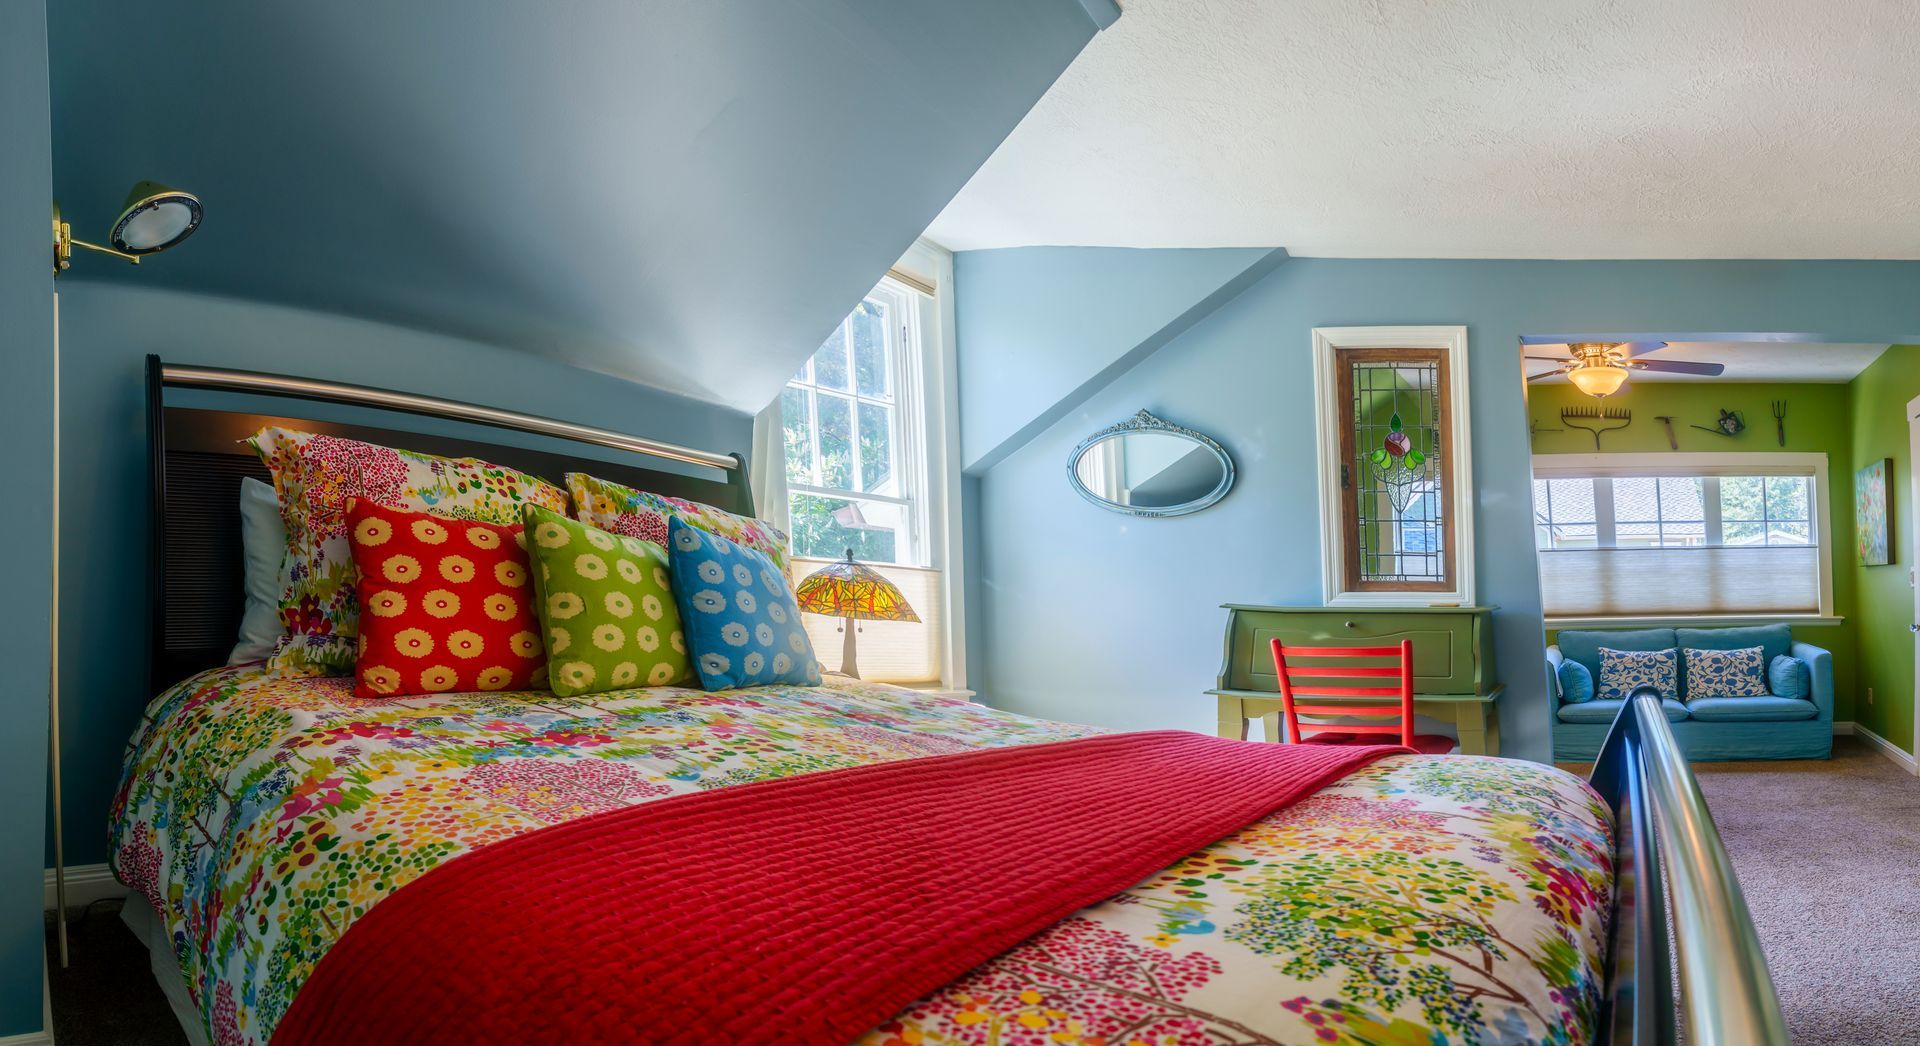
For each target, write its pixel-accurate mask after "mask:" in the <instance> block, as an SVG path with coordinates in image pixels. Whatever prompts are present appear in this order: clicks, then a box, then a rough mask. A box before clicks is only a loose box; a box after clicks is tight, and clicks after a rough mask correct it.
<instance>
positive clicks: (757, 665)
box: [667, 516, 820, 690]
mask: <svg viewBox="0 0 1920 1046" xmlns="http://www.w3.org/2000/svg"><path fill="white" fill-rule="evenodd" d="M667 550H668V552H667V555H668V569H669V572H670V573H671V574H672V575H673V601H674V602H675V603H677V604H679V607H680V626H681V628H682V629H683V630H684V631H685V632H686V636H687V647H688V652H689V653H690V654H692V655H693V668H694V671H695V673H697V674H698V675H699V677H700V685H701V686H702V687H704V688H705V689H708V690H732V689H735V688H737V687H743V686H760V685H763V684H767V683H793V684H798V685H800V686H819V685H820V662H819V661H818V660H816V659H815V658H814V656H813V643H812V641H810V640H809V639H808V638H807V631H806V629H805V628H802V627H801V624H800V607H799V605H798V604H796V603H795V602H794V599H793V589H791V588H789V587H788V586H787V579H786V575H785V574H783V573H781V571H780V569H779V568H778V567H776V566H774V565H773V560H771V559H768V558H767V555H766V553H764V552H760V551H757V550H755V549H751V548H747V547H746V546H744V545H738V544H735V543H734V542H732V541H729V540H727V539H726V538H723V537H721V536H720V535H718V534H713V533H710V532H708V531H705V530H701V529H700V528H698V527H693V526H688V525H687V524H686V523H683V522H681V520H680V517H678V516H675V517H673V518H672V520H671V521H670V523H669V526H668V531H667Z"/></svg>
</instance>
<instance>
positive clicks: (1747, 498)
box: [1720, 476, 1767, 543]
mask: <svg viewBox="0 0 1920 1046" xmlns="http://www.w3.org/2000/svg"><path fill="white" fill-rule="evenodd" d="M1720 518H1721V519H1724V520H1729V521H1731V520H1736V519H1738V520H1754V519H1766V518H1767V499H1766V490H1765V487H1764V484H1763V482H1762V481H1761V479H1760V477H1759V476H1728V477H1726V478H1724V479H1722V480H1721V481H1720ZM1729 543H1731V539H1729Z"/></svg>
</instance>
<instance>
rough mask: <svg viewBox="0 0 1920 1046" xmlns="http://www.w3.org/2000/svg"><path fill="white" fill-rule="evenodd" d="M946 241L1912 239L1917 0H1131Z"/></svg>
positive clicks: (1790, 249) (1712, 253)
mask: <svg viewBox="0 0 1920 1046" xmlns="http://www.w3.org/2000/svg"><path fill="white" fill-rule="evenodd" d="M1124 6H1125V8H1126V15H1125V17H1123V18H1121V19H1120V20H1119V21H1118V22H1117V23H1116V24H1115V25H1114V26H1113V27H1112V28H1110V29H1108V30H1107V31H1106V32H1104V33H1102V34H1100V36H1098V37H1097V38H1096V39H1095V40H1094V41H1093V42H1092V44H1091V45H1089V46H1088V47H1087V49H1086V50H1085V51H1084V52H1082V53H1081V55H1080V57H1079V58H1078V59H1077V60H1076V61H1075V62H1074V64H1073V65H1072V66H1071V67H1070V68H1069V69H1068V70H1067V72H1066V74H1065V75H1064V76H1062V77H1061V78H1060V79H1059V80H1058V81H1057V82H1056V83H1055V84H1054V86H1053V88H1052V90H1050V91H1049V92H1048V93H1047V95H1046V96H1045V97H1044V98H1043V99H1042V100H1041V101H1040V103H1039V104H1038V105H1037V106H1035V108H1034V109H1033V111H1032V112H1030V113H1029V114H1028V115H1027V117H1026V119H1025V120H1024V121H1023V122H1022V123H1021V124H1020V126H1019V128H1018V129H1017V130H1015V131H1014V133H1013V134H1012V136H1011V137H1009V138H1008V139H1007V140H1006V141H1005V142H1004V143H1002V144H1001V146H1000V148H999V150H998V151H997V152H996V153H995V154H994V155H993V158H992V159H991V160H989V161H988V162H987V164H986V165H985V166H984V167H982V168H981V169H980V171H979V172H978V173H976V174H975V175H974V177H973V179H972V181H971V182H969V183H968V185H967V187H966V188H965V189H964V190H963V191H962V192H961V193H960V195H959V196H958V197H956V198H955V199H954V200H953V202H952V203H951V204H949V205H948V207H947V208H946V210H945V212H944V213H942V214H941V216H940V218H939V219H938V220H937V221H936V222H935V223H934V225H933V227H932V228H931V229H930V230H929V233H930V235H931V236H932V237H933V238H934V239H936V240H939V241H940V242H942V243H944V244H947V245H948V246H950V247H953V248H955V249H971V248H982V247H1008V246H1019V245H1030V244H1087V245H1112V246H1127V247H1218V246H1284V247H1286V248H1287V249H1288V250H1289V251H1290V252H1292V253H1294V254H1296V255H1308V256H1316V255H1317V256H1328V257H1451V258H1467V257H1478V258H1493V257H1497V258H1920V90H1917V89H1916V86H1915V84H1916V68H1917V66H1916V55H1917V54H1920V3H1916V2H1914V0H1680V2H1675V0H1610V2H1590V0H1451V2H1444V3H1436V2H1432V0H1289V2H1285V3H1280V2H1274V0H1129V2H1127V3H1126V4H1125V5H1124Z"/></svg>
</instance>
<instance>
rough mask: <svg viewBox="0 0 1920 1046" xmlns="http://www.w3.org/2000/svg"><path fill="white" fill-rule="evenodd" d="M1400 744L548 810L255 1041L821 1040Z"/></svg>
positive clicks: (937, 773)
mask: <svg viewBox="0 0 1920 1046" xmlns="http://www.w3.org/2000/svg"><path fill="white" fill-rule="evenodd" d="M1400 751H1404V749H1399V748H1391V747H1357V746H1352V747H1350V746H1331V745H1320V746H1316V745H1275V744H1258V743H1248V742H1244V741H1228V740H1222V739H1219V738H1213V737H1204V736H1201V735H1199V734H1190V733H1184V732H1177V731H1160V732H1153V733H1136V734H1112V735H1105V736H1099V737H1088V738H1082V739H1079V740H1074V741H1060V742H1054V743H1050V744H1036V745H1020V746H1015V747H1010V748H997V749H988V750H985V751H978V752H967V753H962V754H958V755H949V756H936V757H932V758H924V759H912V760H905V761H901V762H892V763H879V764H875V765H870V766H861V767H855V768H851V769H846V770H834V771H828V772H824V773H814V774H804V775H801V776H798V777H788V778H781V779H779V780H773V781H763V782H758V783H754V784H748V785H740V786H735V787H730V788H721V789H716V790H714V791H711V792H701V793H697V794H693V795H685V796H679V797H675V798H671V799H665V800H659V801H655V802H650V803H644V804H641V805H638V806H633V807H628V808H625V809H621V810H615V811H610V812H608V813H604V814H599V815H595V816H592V817H586V818H582V819H580V820H577V821H569V822H567V823H564V824H558V825H554V826H552V827H550V828H545V829H542V830H540V831H537V832H531V833H528V834H526V835H521V836H517V837H515V838H513V839H510V840H507V841H504V842H500V843H495V844H494V845H492V846H487V847H483V848H481V849H479V850H475V851H473V852H471V853H468V854H466V855H463V856H461V857H457V858H455V859H453V860H451V861H448V862H447V863H446V864H444V865H441V866H440V867H438V868H435V869H433V870H432V871H430V872H428V873H427V874H426V875H424V876H422V877H421V878H420V879H418V880H416V881H415V882H413V883H411V884H409V885H408V886H406V887H405V888H404V889H401V890H399V891H398V892H396V893H395V894H393V896H391V897H388V898H387V899H385V900H383V901H381V902H380V903H379V904H378V905H377V906H375V907H374V908H373V909H372V910H371V911H369V912H368V913H367V914H366V915H364V916H362V917H361V918H360V919H359V920H358V921H357V922H355V923H354V924H353V925H352V926H351V927H350V928H349V929H348V931H347V933H346V935H345V936H344V937H342V939H341V940H340V942H339V943H338V944H336V945H334V947H333V949H332V950H331V951H329V952H328V953H327V954H326V956H325V958H323V959H322V960H321V962H320V964H319V966H318V967H317V968H316V969H315V971H314V973H313V976H312V977H311V978H310V979H309V980H308V981H307V983H306V985H305V987H303V988H302V989H301V990H300V992H299V994H298V995H297V996H296V997H295V998H294V1001H293V1005H292V1006H291V1007H290V1008H289V1010H288V1012H287V1014H286V1016H285V1018H284V1019H283V1020H282V1021H281V1022H280V1025H279V1028H278V1029H277V1031H276V1032H275V1034H274V1036H273V1041H274V1042H275V1043H276V1044H299V1043H327V1044H332V1043H346V1042H351V1043H356V1044H364V1043H409V1044H421V1043H478V1042H513V1043H531V1042H568V1043H594V1042H656V1043H688V1044H695V1043H698V1044H706V1043H720V1042H726V1043H746V1042H767V1043H772V1042H779V1043H823V1044H835V1046H838V1044H841V1043H845V1042H847V1041H849V1040H851V1039H853V1038H854V1037H855V1036H857V1035H859V1034H860V1033H862V1032H864V1031H866V1030H868V1029H870V1028H872V1027H873V1026H875V1025H877V1024H879V1023H881V1022H882V1021H885V1020H887V1019H888V1018H890V1017H892V1016H894V1015H895V1014H896V1013H898V1012H899V1011H900V1010H902V1009H903V1008H905V1007H906V1006H907V1004H909V1003H911V1002H913V1001H914V1000H915V999H917V998H919V997H920V996H922V995H925V994H926V993H928V992H930V991H932V990H933V989H935V988H938V987H940V986H941V985H943V984H945V983H946V982H948V981H950V980H952V979H953V978H955V977H957V976H959V975H960V974H963V973H965V972H966V971H968V970H970V969H972V968H973V967H975V966H977V965H979V964H980V963H982V962H985V961H986V960H988V959H991V958H993V957H994V956H996V955H998V954H1000V953H1001V952H1004V951H1006V950H1007V949H1008V948H1011V947H1012V946H1014V945H1015V944H1018V943H1019V942H1020V941H1022V940H1023V939H1025V938H1027V937H1030V936H1032V935H1033V934H1035V933H1038V932H1040V931H1041V930H1044V929H1046V928H1047V927H1048V926H1051V925H1052V924H1054V923H1055V922H1058V921H1059V920H1061V919H1063V918H1065V917H1067V916H1068V915H1071V914H1073V913H1074V912H1076V911H1078V910H1079V909H1081V908H1084V907H1086V906H1088V905H1091V904H1096V903H1098V902H1100V901H1102V900H1105V899H1106V898H1108V897H1111V896H1113V895H1114V894H1116V893H1119V892H1120V891H1122V890H1125V889H1127V888H1128V887H1130V886H1133V885H1135V884H1136V883H1139V882H1140V881H1142V880H1144V879H1146V878H1147V877H1148V876H1150V875H1152V874H1153V873H1155V872H1158V871H1160V870H1161V869H1163V868H1165V867H1166V866H1167V865H1170V864H1172V863H1173V862H1175V861H1176V860H1178V859H1180V858H1181V857H1184V856H1185V855H1187V854H1189V853H1191V852H1193V851H1194V850H1196V849H1199V848H1201V847H1203V846H1206V845H1207V844H1209V843H1211V842H1214V841H1215V840H1218V839H1221V838H1223V837H1225V836H1227V835H1230V834H1232V833H1233V832H1235V831H1236V830H1238V829H1240V828H1243V827H1245V826H1246V825H1248V824H1251V823H1253V822H1254V821H1257V820H1259V819H1260V818H1262V817H1264V816H1266V815H1267V814H1270V813H1272V812H1274V811H1275V810H1279V809H1282V808H1284V807H1286V806H1289V805H1291V804H1292V803H1294V802H1295V801H1296V800H1299V799H1301V798H1303V797H1305V796H1308V795H1311V794H1312V793H1314V792H1315V791H1317V790H1318V789H1320V788H1321V787H1322V786H1324V785H1326V784H1328V783H1329V782H1331V781H1333V780H1335V779H1337V778H1339V777H1341V776H1343V775H1345V774H1346V773H1348V772H1350V771H1352V770H1354V769H1355V768H1357V767H1359V766H1361V765H1363V764H1366V763H1369V762H1372V761H1373V760H1375V759H1378V758H1380V757H1382V756H1384V755H1388V754H1391V753H1394V752H1400Z"/></svg>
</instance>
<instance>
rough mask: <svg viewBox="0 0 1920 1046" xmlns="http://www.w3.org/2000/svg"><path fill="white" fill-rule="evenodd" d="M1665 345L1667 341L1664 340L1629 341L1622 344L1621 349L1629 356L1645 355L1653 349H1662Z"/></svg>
mask: <svg viewBox="0 0 1920 1046" xmlns="http://www.w3.org/2000/svg"><path fill="white" fill-rule="evenodd" d="M1666 347H1667V343H1666V342H1664V341H1630V342H1627V343H1625V344H1624V345H1622V346H1621V349H1622V351H1624V352H1625V353H1626V354H1627V356H1628V357H1629V358H1631V357H1634V356H1645V355H1646V354H1647V353H1649V352H1652V351H1653V350H1655V349H1664V348H1666Z"/></svg>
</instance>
